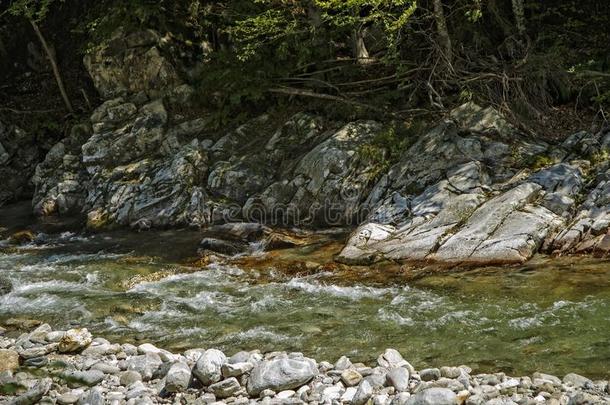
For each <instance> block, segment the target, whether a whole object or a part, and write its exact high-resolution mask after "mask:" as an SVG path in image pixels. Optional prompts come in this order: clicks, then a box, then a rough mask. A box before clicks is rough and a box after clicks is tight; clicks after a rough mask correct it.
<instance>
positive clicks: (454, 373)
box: [440, 367, 462, 378]
mask: <svg viewBox="0 0 610 405" xmlns="http://www.w3.org/2000/svg"><path fill="white" fill-rule="evenodd" d="M440 371H441V377H445V378H458V377H459V376H460V375H461V374H462V370H460V368H459V367H441V370H440Z"/></svg>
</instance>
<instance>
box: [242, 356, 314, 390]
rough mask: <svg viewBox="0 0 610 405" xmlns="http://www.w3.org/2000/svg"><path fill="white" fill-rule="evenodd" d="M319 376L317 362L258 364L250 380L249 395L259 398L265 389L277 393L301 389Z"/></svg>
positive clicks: (282, 360)
mask: <svg viewBox="0 0 610 405" xmlns="http://www.w3.org/2000/svg"><path fill="white" fill-rule="evenodd" d="M317 374H318V369H317V365H316V362H315V361H314V360H311V359H306V358H304V359H303V360H297V359H286V358H283V359H275V360H266V361H262V362H260V363H258V364H257V365H256V366H255V367H254V369H253V370H252V372H251V373H250V377H249V379H248V383H247V388H248V393H249V394H250V395H252V396H257V395H258V394H259V393H260V392H261V391H263V390H265V389H272V390H275V391H282V390H289V389H294V388H299V387H300V386H301V385H305V384H306V383H308V382H309V381H310V380H311V379H312V378H313V377H314V376H316V375H317Z"/></svg>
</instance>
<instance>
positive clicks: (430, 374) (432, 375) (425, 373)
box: [419, 368, 441, 381]
mask: <svg viewBox="0 0 610 405" xmlns="http://www.w3.org/2000/svg"><path fill="white" fill-rule="evenodd" d="M419 377H420V378H421V380H422V381H436V380H438V379H439V378H441V370H439V369H438V368H426V369H423V370H422V371H420V372H419Z"/></svg>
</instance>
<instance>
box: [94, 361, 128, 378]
mask: <svg viewBox="0 0 610 405" xmlns="http://www.w3.org/2000/svg"><path fill="white" fill-rule="evenodd" d="M91 370H99V371H101V372H102V373H104V374H113V375H114V374H118V373H120V372H121V369H120V368H119V367H117V366H113V365H112V364H108V363H104V362H101V361H100V362H98V363H95V364H94V365H92V366H91Z"/></svg>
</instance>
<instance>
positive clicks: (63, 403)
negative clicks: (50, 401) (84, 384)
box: [57, 392, 78, 405]
mask: <svg viewBox="0 0 610 405" xmlns="http://www.w3.org/2000/svg"><path fill="white" fill-rule="evenodd" d="M77 402H78V396H76V395H74V394H72V393H71V392H66V393H65V394H62V395H60V396H59V397H57V403H58V404H60V405H70V404H75V403H77Z"/></svg>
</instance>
